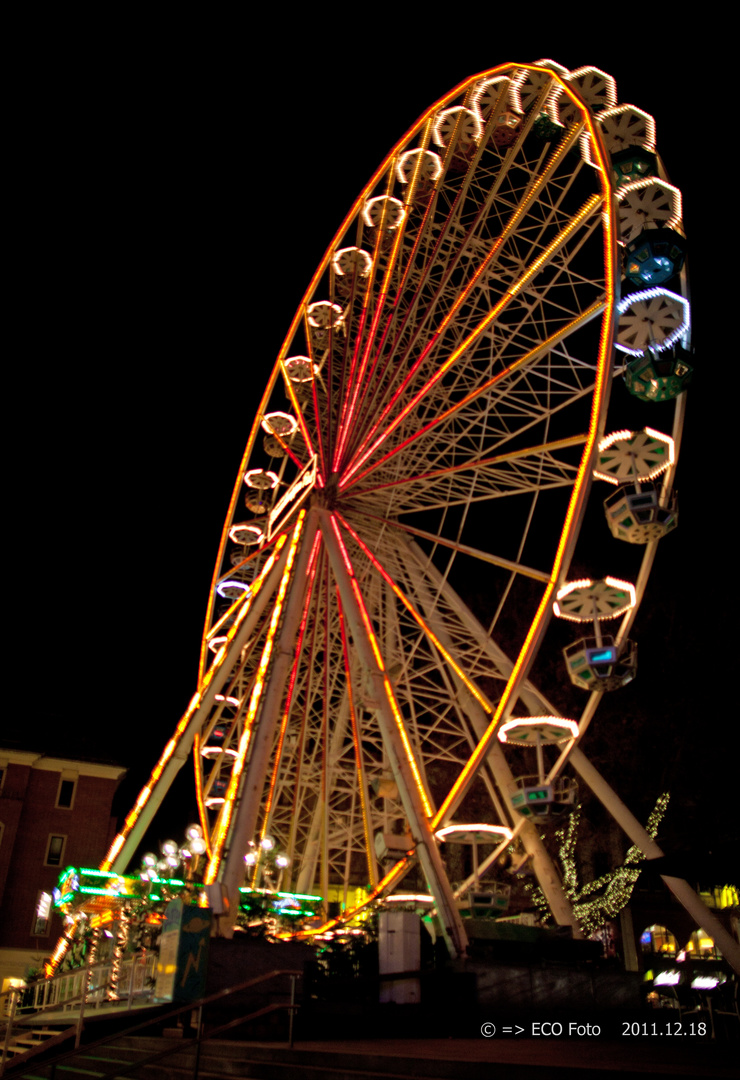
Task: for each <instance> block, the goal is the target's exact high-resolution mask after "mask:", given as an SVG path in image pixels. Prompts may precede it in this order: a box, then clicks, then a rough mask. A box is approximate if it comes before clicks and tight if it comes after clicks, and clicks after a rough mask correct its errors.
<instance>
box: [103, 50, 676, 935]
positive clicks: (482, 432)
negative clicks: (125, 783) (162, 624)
mask: <svg viewBox="0 0 740 1080" xmlns="http://www.w3.org/2000/svg"><path fill="white" fill-rule="evenodd" d="M681 213H682V211H681V198H680V193H679V192H678V191H677V189H675V188H674V187H672V185H670V183H669V182H668V180H667V178H666V176H665V173H664V171H663V167H662V163H661V161H660V158H659V157H658V155H657V153H656V149H655V124H654V122H653V119H652V117H650V116H648V115H647V114H646V113H644V112H642V111H641V110H640V109H638V108H635V107H633V106H631V105H620V104H618V101H617V89H616V84H615V82H614V80H613V79H612V78H611V76H609V75H607V74H606V73H604V72H602V71H600V70H599V69H597V68H592V67H584V68H580V69H578V70H576V71H572V72H571V71H567V70H566V69H564V68H562V67H560V66H559V65H557V64H554V63H553V62H552V61H549V60H546V61H541V62H538V63H535V64H529V65H522V64H504V65H502V66H500V67H497V68H494V69H492V70H490V71H488V72H484V73H482V74H479V75H476V76H474V77H472V78H470V79H468V80H466V81H465V82H464V83H462V84H461V85H459V86H458V87H456V88H455V89H454V90H452V91H450V93H448V94H447V95H446V96H445V97H443V98H442V99H441V100H439V101H437V102H436V103H435V104H434V105H432V106H431V107H430V108H429V109H428V110H427V111H426V112H425V113H424V114H423V115H422V117H421V118H420V119H419V120H418V121H417V122H416V123H415V124H414V126H413V127H412V128H411V129H410V130H409V131H408V132H407V133H406V134H405V135H404V136H403V138H402V139H401V140H400V141H399V142H398V143H397V144H396V145H395V146H394V147H393V149H392V150H391V151H390V153H389V154H388V156H387V157H386V158H385V160H384V161H383V162H382V163H381V164H380V166H379V167H378V169H377V170H376V172H375V173H374V174H373V176H372V178H371V179H370V181H369V182H368V184H367V185H366V187H365V188H364V189H363V191H362V192H361V194H360V196H359V197H358V199H357V200H356V202H355V203H354V205H353V206H352V208H351V209H350V211H349V213H348V214H347V216H346V218H345V220H344V221H343V223H342V225H341V227H340V229H339V231H338V232H337V235H336V236H335V237H334V239H333V240H332V242H331V244H330V246H329V248H328V250H327V252H326V254H325V256H324V258H323V260H322V262H321V264H320V265H319V267H318V269H317V271H316V273H315V274H314V276H313V278H312V280H311V283H310V285H309V287H308V290H307V292H306V294H305V296H304V299H303V301H302V303H301V305H300V307H299V310H298V311H297V312H296V314H295V317H294V318H293V321H292V323H291V325H290V328H289V330H288V333H287V336H286V338H285V341H284V343H283V346H282V348H281V350H280V353H279V356H278V359H277V362H276V364H275V367H274V369H273V372H272V375H271V377H270V379H269V381H268V384H267V387H266V389H265V392H264V394H263V396H262V398H261V400H260V402H259V403H258V405H257V407H256V415H255V419H254V423H253V425H252V429H251V432H250V435H249V439H248V443H247V447H246V451H245V454H244V457H243V460H242V463H241V465H240V468H239V472H238V476H237V480H236V484H235V487H234V492H233V496H232V499H231V504H230V506H229V510H228V514H227V519H226V523H225V526H224V530H223V534H222V537H221V543H220V547H219V551H218V556H217V562H216V569H215V573H214V579H213V587H212V590H211V594H210V598H209V603H208V615H207V620H206V628H205V634H204V638H203V646H202V652H201V666H200V680H199V686H198V690H197V693H196V695H195V696H194V698H193V700H192V702H191V705H190V707H189V708H188V710H187V712H186V713H185V715H184V716H183V718H182V719H181V721H180V723H179V724H178V726H177V729H176V731H175V733H174V735H173V738H172V739H171V740H170V742H169V743H168V745H167V747H166V748H165V751H164V752H163V754H162V756H161V758H160V760H159V762H158V763H157V765H156V767H155V769H154V772H153V773H152V777H151V779H150V781H149V783H148V785H147V787H146V788H145V789H144V791H143V792H142V793H141V795H140V797H139V800H138V802H137V805H136V807H135V808H134V810H133V811H132V812H131V814H129V816H128V818H127V819H126V822H125V825H124V828H123V830H122V831H121V833H120V835H119V836H118V837H117V838H116V840H115V841H114V844H113V846H112V848H111V851H110V853H109V855H108V857H107V859H106V862H105V864H104V867H105V868H109V867H113V868H114V869H116V870H120V869H122V868H124V867H125V865H126V863H127V862H128V860H129V859H130V857H131V855H132V853H133V851H134V850H135V848H136V846H137V844H138V842H139V840H140V838H141V836H142V835H143V832H144V829H145V828H146V826H147V824H148V822H149V821H150V820H151V817H152V815H153V813H154V811H155V809H156V807H157V806H158V805H159V803H160V802H161V800H162V798H163V796H164V793H165V791H166V790H167V788H168V786H169V784H170V783H171V780H172V778H173V776H174V774H175V773H176V771H177V770H178V769H179V767H180V766H181V764H182V763H183V761H184V760H185V759H186V758H187V757H188V755H189V754H190V752H191V751H192V754H193V757H194V762H195V776H196V789H197V796H198V803H199V807H200V813H201V824H202V827H203V830H204V833H205V836H206V839H207V844H208V864H207V869H206V874H205V882H206V884H212V883H216V882H218V881H221V882H223V884H224V887H225V888H226V890H227V891H228V892H229V893H230V895H231V896H232V897H233V896H235V895H237V893H236V890H238V888H239V887H240V886H241V885H242V884H243V882H244V878H245V864H244V854H245V852H246V851H247V848H248V846H249V845H250V844H252V845H254V844H255V843H258V842H259V840H260V839H264V838H266V837H268V836H269V837H270V839H271V840H272V841H273V842H274V843H276V844H277V845H278V846H279V848H280V850H281V851H282V852H284V853H285V860H286V868H285V870H284V878H283V881H284V887H287V886H288V885H290V887H292V888H293V889H294V890H295V891H297V892H300V893H306V892H309V891H311V890H314V891H316V892H318V893H320V894H321V895H322V896H324V897H326V896H328V894H329V891H330V890H331V889H334V890H337V889H338V890H340V892H341V895H342V906H343V908H344V911H345V917H350V916H351V914H352V912H353V911H354V910H356V908H357V906H358V904H359V903H365V902H367V899H368V897H369V898H372V897H376V896H382V895H385V894H386V893H388V892H389V891H391V890H392V889H393V888H394V887H395V886H396V885H397V884H398V883H400V882H401V880H402V879H403V877H404V875H405V874H407V873H408V872H409V870H410V868H412V867H414V866H416V865H418V866H420V867H421V870H422V872H423V875H424V878H425V880H426V883H427V886H428V889H429V894H430V896H431V898H432V900H433V903H434V905H435V907H436V909H437V911H438V913H439V916H440V923H441V926H442V928H443V933H444V934H445V937H446V939H447V940H448V942H449V943H450V946H451V948H452V950H453V951H455V950H457V951H460V950H462V949H464V946H465V929H464V926H463V923H462V921H461V918H460V913H459V905H458V902H457V899H458V895H459V893H460V890H461V888H462V887H463V886H462V885H460V884H459V883H458V885H457V886H454V887H453V884H452V883H451V882H450V880H449V876H448V873H447V870H446V867H445V862H444V861H443V849H442V845H443V843H444V842H445V839H444V836H445V833H444V830H447V831H449V829H450V828H452V827H458V828H459V831H460V832H461V834H462V835H473V834H475V835H476V836H480V835H484V836H489V835H490V834H491V829H492V828H497V829H499V830H500V831H499V832H496V834H495V835H496V843H495V844H494V843H493V842H492V846H493V848H494V850H493V851H492V852H491V855H490V857H489V858H488V859H487V860H486V862H487V863H488V864H490V862H492V861H493V859H494V858H495V857H496V855H497V854H498V853H499V852H500V851H501V850H502V849H503V847H505V846H506V844H507V843H508V842H510V840H511V838H512V837H513V836H514V834H516V835H517V836H518V837H519V840H520V842H521V844H522V845H523V848H524V850H525V851H526V854H527V856H528V858H529V859H530V860H531V865H532V867H533V869H534V871H535V873H536V875H537V878H538V880H539V882H540V885H541V887H542V889H543V891H544V893H545V896H546V897H547V900H548V902H549V904H550V907H551V908H552V910H553V913H554V914H555V917H556V919H557V921H558V922H562V923H571V924H574V918H573V914H572V910H571V908H570V905H569V902H568V900H567V898H566V896H565V894H564V893H563V890H562V888H561V886H560V884H559V881H558V878H557V874H556V873H555V871H554V867H553V866H552V863H551V861H550V856H549V855H548V852H547V850H546V848H545V846H544V844H543V843H542V840H541V838H540V831H541V830H540V828H538V823H537V821H536V814H535V812H534V811H532V813H529V814H528V813H526V812H524V811H523V809H522V808H523V807H525V808H526V804H527V798H529V796H530V795H531V792H532V791H538V792H539V793H540V794H539V796H538V798H539V800H540V804H541V805H540V809H542V808H543V807H544V808H549V810H551V811H552V812H553V813H554V812H555V810H556V808H557V809H560V810H562V809H563V807H566V808H567V804H568V802H569V799H570V795H569V794H568V792H571V791H572V785H570V784H569V783H567V782H566V781H565V779H564V775H563V772H562V770H563V768H564V766H565V764H566V762H567V761H568V760H569V758H570V759H571V760H573V759H574V755H575V754H576V751H577V743H578V740H579V738H580V737H581V736H582V734H583V732H584V731H585V729H586V727H587V726H588V723H589V722H590V720H591V717H592V716H593V713H594V710H595V708H596V705H597V704H598V701H599V700H600V698H601V695H602V694H603V693H604V692H607V691H610V690H614V689H618V687H619V686H621V685H623V684H624V683H625V682H626V681H628V680H629V679H630V678H632V677H633V676H634V674H635V665H636V650H635V648H634V645H633V644H632V642H630V641H629V637H628V634H629V630H630V627H631V625H632V622H633V620H634V615H635V611H636V609H637V605H638V604H639V601H640V599H641V596H642V593H643V591H644V588H645V582H646V579H647V574H648V572H649V568H650V565H651V562H652V559H653V557H654V553H655V549H656V547H657V544H658V543H659V541H660V539H661V537H662V536H664V535H665V534H666V533H667V532H669V531H670V530H671V529H672V528H673V527H674V525H675V522H676V506H675V500H674V497H673V494H672V487H673V477H674V471H675V462H676V455H677V451H678V447H679V444H680V434H681V427H682V422H683V402H684V399H685V395H684V394H683V393H682V392H683V390H684V388H685V386H686V384H687V383H688V381H689V378H690V375H691V365H690V363H689V359H688V357H689V352H688V349H689V333H690V315H689V306H688V301H687V299H686V296H687V289H686V282H685V276H684V270H683V262H684V240H683V231H682V224H681ZM623 279H625V280H624V281H623ZM622 375H624V377H625V381H626V384H627V387H628V389H629V392H630V394H631V395H632V398H631V399H630V400H632V399H634V400H642V401H643V402H646V403H657V406H656V407H657V408H659V409H662V410H663V411H662V412H661V413H660V421H658V420H656V423H658V422H660V423H661V424H662V425H663V426H662V429H661V430H660V431H658V430H657V429H656V428H653V427H649V428H647V427H646V428H644V429H643V430H640V431H633V430H631V429H623V428H622V429H619V423H620V421H619V419H618V418H617V425H616V427H617V430H616V431H614V430H612V428H613V427H614V425H609V424H607V409H608V405H609V399H610V390H611V384H612V380H613V379H614V378H615V376H622ZM666 410H667V411H666ZM622 423H623V422H622ZM594 474H595V475H596V478H597V482H599V483H601V482H602V481H606V482H608V483H610V484H612V485H616V486H617V491H616V493H613V492H612V494H610V497H609V499H607V504H608V505H607V508H606V513H607V521H608V523H609V528H610V529H611V532H612V535H613V536H615V537H617V538H618V539H621V540H623V541H628V542H631V543H635V544H641V545H643V546H644V556H643V558H642V564H641V569H640V572H639V574H638V575H637V577H636V578H635V580H634V581H632V582H630V581H624V580H623V579H622V578H621V577H612V578H610V577H607V578H604V579H590V578H589V579H579V580H577V581H570V580H569V578H568V572H569V567H570V563H571V560H572V557H573V554H574V551H575V546H576V541H577V539H578V536H579V532H580V529H581V525H582V523H583V520H584V515H585V513H586V508H587V503H588V501H589V493H590V490H591V486H592V482H593V481H594ZM605 529H606V525H605ZM607 535H608V534H607ZM614 573H615V574H620V573H621V571H620V568H619V567H618V566H617V567H615V568H614ZM463 597H466V598H467V599H463ZM473 609H475V610H473ZM555 616H560V617H562V618H565V619H570V620H571V621H574V622H581V623H584V624H586V625H587V631H586V632H585V633H582V635H581V636H580V637H578V638H577V639H576V640H575V641H574V643H573V645H572V646H571V647H570V648H569V649H568V650H566V655H565V658H564V661H563V664H562V677H563V679H564V680H565V681H566V682H568V681H570V684H572V700H573V712H574V713H575V716H574V717H572V718H570V719H566V720H562V718H559V714H558V710H557V709H556V708H555V707H554V706H553V704H552V702H551V700H550V699H549V698H548V692H549V691H548V686H547V685H546V683H545V682H542V681H541V680H540V679H539V678H538V677H537V676H538V669H537V662H538V657H539V655H540V652H541V650H542V649H543V646H544V642H545V639H546V635H547V631H548V627H549V625H550V623H551V620H552V619H553V618H554V617H555ZM608 619H613V620H615V621H614V622H613V623H612V624H611V625H612V627H616V630H614V632H613V633H611V634H608V633H606V632H605V631H606V627H605V626H602V623H604V621H605V620H608ZM578 633H581V631H578ZM548 670H549V669H548ZM583 690H586V691H587V693H588V697H587V698H584V697H583V693H582V692H583ZM528 717H529V718H535V719H537V722H538V724H539V726H538V727H536V734H537V740H538V741H537V755H538V775H537V777H535V778H534V780H533V781H532V783H525V781H530V780H532V778H531V777H526V776H525V775H524V772H523V767H522V766H521V765H520V763H519V760H518V758H517V754H518V750H517V747H516V746H515V745H514V744H515V743H516V742H517V741H518V742H519V743H520V744H521V745H526V738H527V737H528V736H529V734H530V733H531V731H533V730H535V728H532V725H531V723H530V722H529V721H528V720H527V718H528ZM543 718H544V719H543ZM545 721H546V722H545ZM517 732H518V733H519V736H518V739H516V738H515V733H517ZM502 733H504V734H507V733H508V738H502V737H501V736H502ZM522 733H523V734H522ZM504 746H506V749H504ZM520 749H521V747H520ZM545 752H547V753H548V754H549V755H550V757H549V758H548V759H547V760H546V759H545V756H544V755H545ZM543 791H544V796H543V795H542V792H543ZM482 808H483V811H482ZM482 812H483V813H484V814H485V818H486V820H485V822H483V823H481V822H480V817H481V813H482ZM471 822H473V823H476V822H478V824H471ZM466 830H467V832H466ZM440 834H442V835H440ZM258 863H259V860H257V865H255V862H254V860H253V861H252V863H251V865H250V874H252V877H251V879H250V880H252V881H255V880H257V879H256V877H255V876H254V875H257V874H258V873H259V865H258ZM476 864H477V856H476ZM480 870H481V867H478V866H477V869H476V873H478V872H479V871H480ZM464 884H465V883H463V885H464ZM358 889H359V890H360V892H359V893H358ZM360 894H361V895H360Z"/></svg>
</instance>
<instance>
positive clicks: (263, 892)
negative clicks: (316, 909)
mask: <svg viewBox="0 0 740 1080" xmlns="http://www.w3.org/2000/svg"><path fill="white" fill-rule="evenodd" d="M239 892H243V893H253V894H254V895H255V896H285V897H288V898H289V899H291V900H319V901H320V900H323V897H322V896H309V895H308V894H307V893H299V892H295V893H294V892H271V891H270V890H269V889H245V888H241V889H239Z"/></svg>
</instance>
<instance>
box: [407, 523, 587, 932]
mask: <svg viewBox="0 0 740 1080" xmlns="http://www.w3.org/2000/svg"><path fill="white" fill-rule="evenodd" d="M409 547H410V548H411V549H412V550H414V554H416V552H417V551H419V549H418V548H417V546H416V544H414V543H413V542H412V543H410V544H409ZM440 584H441V591H442V593H443V594H444V595H445V598H446V599H447V601H448V603H450V604H451V606H452V605H453V604H454V610H455V611H456V614H457V615H458V616H459V617H460V618H461V619H462V620H463V621H464V622H466V623H467V625H468V629H470V630H471V631H475V638H476V639H479V640H481V643H482V644H484V645H485V644H487V643H488V642H489V641H490V639H486V640H485V641H484V640H483V639H484V637H485V635H484V631H483V628H482V627H481V625H480V623H478V624H477V626H475V625H473V624H474V623H475V616H474V615H473V614H472V613H471V612H469V611H468V610H467V608H466V607H465V605H464V604H463V602H462V600H460V598H459V597H458V596H457V594H456V593H454V592H453V590H452V588H451V587H450V586H449V585H448V584H447V583H446V582H443V583H440ZM413 586H414V591H415V592H416V593H417V595H418V596H419V599H420V601H421V603H422V606H423V607H424V608H425V609H426V610H427V617H429V613H430V612H432V611H434V605H433V603H432V601H431V597H430V596H429V593H428V589H427V586H426V584H425V582H424V581H423V580H420V579H419V578H418V577H416V576H415V577H414V582H413ZM466 615H467V616H468V617H467V618H465V616H466ZM430 625H431V628H432V630H433V631H434V633H435V634H436V635H437V637H438V638H439V640H440V641H441V642H442V644H443V645H444V646H445V648H452V639H451V637H450V634H449V632H448V631H447V629H446V627H445V625H444V622H443V620H442V619H440V618H432V619H431V620H430ZM492 644H493V643H492V642H491V645H492ZM496 660H497V662H498V663H499V664H502V663H503V662H504V661H505V662H506V663H509V661H508V659H507V658H506V657H505V656H504V654H503V653H502V652H501V651H500V650H498V649H497V650H496ZM450 675H451V678H452V680H453V682H454V683H455V686H456V687H457V699H458V701H459V703H460V707H461V709H462V710H463V712H464V713H465V714H466V716H467V717H468V719H469V720H470V723H471V726H472V728H473V731H474V732H475V736H476V738H477V739H481V738H482V737H483V735H484V733H485V731H486V728H487V727H488V724H489V722H490V717H489V716H487V715H486V713H485V712H484V711H483V709H482V708H481V706H480V704H479V703H478V702H477V701H476V700H475V699H474V698H473V696H472V694H471V693H470V691H469V690H468V689H467V687H466V686H465V685H464V684H463V682H462V680H461V679H460V677H459V676H458V675H457V674H456V673H455V672H451V673H450ZM487 761H488V765H489V767H490V769H491V772H492V774H493V778H494V780H495V782H496V786H497V787H498V789H499V791H500V792H501V794H502V796H503V798H504V801H505V800H506V796H507V795H510V794H511V793H513V791H515V790H516V784H515V781H514V777H513V774H512V772H511V769H510V768H509V764H508V762H507V760H506V757H505V755H504V752H503V750H502V749H501V745H500V743H499V742H498V740H496V741H495V742H494V743H493V744H492V746H491V748H490V750H489V751H488V755H487ZM506 806H507V811H508V806H509V804H508V802H506ZM508 812H509V814H511V812H510V811H508ZM517 824H519V823H518V822H517ZM518 831H519V834H520V836H521V840H522V844H523V845H524V850H525V851H526V852H527V854H528V855H529V857H530V859H531V862H532V869H533V870H534V873H535V876H536V877H537V881H538V882H539V886H540V888H541V889H542V892H543V893H544V895H545V899H546V900H547V903H548V905H549V907H550V911H551V912H552V914H553V918H554V919H555V922H556V923H557V924H558V926H570V927H571V928H572V930H573V937H575V938H582V937H583V933H582V931H581V929H580V927H579V925H578V920H577V919H576V916H575V913H574V911H573V907H572V905H571V903H570V900H569V899H568V897H567V896H566V894H565V891H564V890H563V887H562V884H561V882H560V878H559V876H558V872H557V870H556V869H555V865H554V863H553V861H552V859H551V858H550V856H549V854H548V852H547V848H546V847H545V845H544V844H543V843H542V841H541V840H540V837H539V833H538V831H537V828H536V827H535V826H534V825H533V824H532V822H531V821H524V822H522V824H521V825H520V826H519V830H518Z"/></svg>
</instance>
